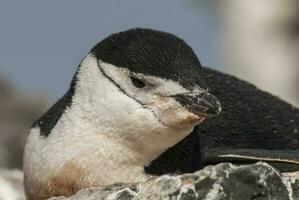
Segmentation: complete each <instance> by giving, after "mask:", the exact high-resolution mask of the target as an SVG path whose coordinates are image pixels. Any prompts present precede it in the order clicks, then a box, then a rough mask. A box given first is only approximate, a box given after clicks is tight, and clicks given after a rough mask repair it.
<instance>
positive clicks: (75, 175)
mask: <svg viewBox="0 0 299 200" xmlns="http://www.w3.org/2000/svg"><path fill="white" fill-rule="evenodd" d="M298 130H299V110H298V108H295V107H294V106H292V105H290V104H288V103H286V102H284V101H282V100H280V99H279V98H277V97H275V96H273V95H271V94H269V93H267V92H264V91H262V90H259V89H258V88H256V87H255V86H254V85H252V84H250V83H247V82H245V81H242V80H240V79H238V78H236V77H234V76H231V75H228V74H224V73H222V72H218V71H215V70H212V69H209V68H207V67H203V66H202V65H201V64H200V62H199V60H198V58H197V56H196V55H195V53H194V52H193V50H192V49H191V47H190V46H188V45H187V44H186V43H185V42H184V41H183V40H182V39H180V38H178V37H177V36H175V35H173V34H170V33H165V32H161V31H156V30H152V29H141V28H137V29H130V30H128V31H124V32H120V33H116V34H112V35H111V36H109V37H107V38H106V39H104V40H102V41H101V42H99V43H98V44H97V45H96V46H95V47H93V48H92V49H91V51H90V52H89V53H88V54H87V56H86V57H85V58H84V59H83V60H82V62H81V64H80V65H79V67H78V69H77V71H76V73H75V76H74V78H73V80H72V82H71V85H70V89H69V90H68V91H67V92H66V94H65V95H64V96H63V97H62V98H61V99H60V100H59V101H58V102H57V103H56V104H54V105H53V107H52V108H50V109H49V111H47V112H46V113H45V115H43V116H42V117H41V118H40V119H39V120H37V122H36V123H35V124H34V125H33V127H32V129H31V130H30V133H29V136H28V139H27V144H26V147H25V151H24V165H23V168H24V186H25V191H26V196H27V198H28V199H33V200H35V199H46V198H49V197H53V196H60V195H63V196H70V195H72V194H74V193H76V192H77V191H78V190H80V189H83V188H88V187H94V186H104V185H109V184H112V183H115V182H139V181H144V180H147V179H148V178H149V177H151V176H153V175H154V176H155V175H162V174H172V173H176V174H180V173H192V172H194V171H196V170H199V169H202V168H203V167H205V166H206V165H211V164H217V163H220V162H231V163H235V164H244V163H253V162H257V161H265V162H268V163H269V164H271V165H273V166H274V167H276V168H277V169H279V170H280V171H282V172H284V171H287V172H289V171H298V170H299V167H298V166H299V159H298V155H299V154H298V153H299V151H298V147H299V144H298V141H299V133H298Z"/></svg>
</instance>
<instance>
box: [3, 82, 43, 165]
mask: <svg viewBox="0 0 299 200" xmlns="http://www.w3.org/2000/svg"><path fill="white" fill-rule="evenodd" d="M48 105H49V102H48V101H47V100H46V99H45V98H41V97H39V96H35V95H29V94H26V95H25V94H20V92H18V91H16V90H15V89H14V88H13V87H12V86H11V85H10V84H9V83H8V82H7V81H5V80H4V79H3V78H1V76H0V138H1V140H0V167H4V168H19V169H20V168H21V167H22V156H23V148H24V145H25V139H26V137H27V134H28V131H29V128H30V127H31V125H32V124H33V122H34V121H35V120H37V118H38V117H39V116H41V115H42V113H44V112H45V110H46V109H47V108H48Z"/></svg>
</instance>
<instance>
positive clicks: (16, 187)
mask: <svg viewBox="0 0 299 200" xmlns="http://www.w3.org/2000/svg"><path fill="white" fill-rule="evenodd" d="M0 199H1V200H25V199H26V198H25V195H24V189H23V173H22V171H20V170H8V169H0Z"/></svg>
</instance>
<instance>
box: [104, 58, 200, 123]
mask: <svg viewBox="0 0 299 200" xmlns="http://www.w3.org/2000/svg"><path fill="white" fill-rule="evenodd" d="M98 63H99V67H100V68H101V70H102V72H103V73H104V74H105V75H106V76H107V77H109V78H110V79H111V80H112V81H113V82H114V83H116V84H117V85H118V87H120V88H121V90H122V91H123V92H124V93H125V94H126V95H127V96H129V97H130V98H131V99H132V101H136V102H138V103H139V104H140V105H141V106H142V107H143V109H146V110H149V111H151V112H152V113H153V114H154V116H155V117H156V118H157V119H158V120H159V122H160V123H162V124H163V125H164V126H168V127H177V128H182V127H190V126H194V125H196V124H198V123H199V122H201V121H202V120H203V117H200V116H197V115H195V114H193V113H190V112H189V111H187V110H186V109H185V108H184V107H182V106H181V105H180V104H179V103H178V102H176V101H175V100H174V99H173V98H172V97H171V96H173V95H177V94H186V93H192V92H193V91H189V90H187V89H185V88H184V87H182V86H181V85H180V84H179V83H177V82H174V81H171V80H166V79H163V78H158V77H154V76H150V75H143V74H139V73H134V72H130V71H129V70H128V69H127V68H122V67H116V66H113V65H111V64H107V63H104V62H102V61H99V62H98ZM195 90H200V88H199V87H197V88H196V89H195Z"/></svg>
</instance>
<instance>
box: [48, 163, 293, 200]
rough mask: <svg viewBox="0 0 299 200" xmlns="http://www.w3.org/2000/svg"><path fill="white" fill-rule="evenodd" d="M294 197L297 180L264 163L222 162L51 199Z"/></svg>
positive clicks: (280, 199) (263, 199) (283, 199)
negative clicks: (143, 180)
mask: <svg viewBox="0 0 299 200" xmlns="http://www.w3.org/2000/svg"><path fill="white" fill-rule="evenodd" d="M64 199H69V200H79V199H80V200H95V199H107V200H108V199H109V200H117V199H124V200H133V199H134V200H139V199H142V200H143V199H149V200H151V199H152V200H157V199H163V200H168V199H169V200H172V199H179V200H191V199H205V200H225V199H230V200H247V199H248V200H253V199H255V200H266V199H267V200H295V199H299V179H296V178H295V177H285V176H282V175H280V174H279V173H278V172H277V171H276V170H275V169H274V168H272V167H271V166H269V165H268V164H266V163H261V162H260V163H257V164H253V165H242V166H234V165H231V164H229V163H222V164H219V165H216V166H208V167H206V168H204V169H203V170H200V171H198V172H195V173H193V174H184V175H173V176H170V175H164V176H160V177H155V178H152V179H150V180H148V181H146V182H144V183H135V184H115V185H112V186H108V187H105V188H89V189H84V190H81V191H79V192H78V193H77V194H75V195H74V196H71V197H69V198H65V197H57V198H52V199H51V200H64Z"/></svg>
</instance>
